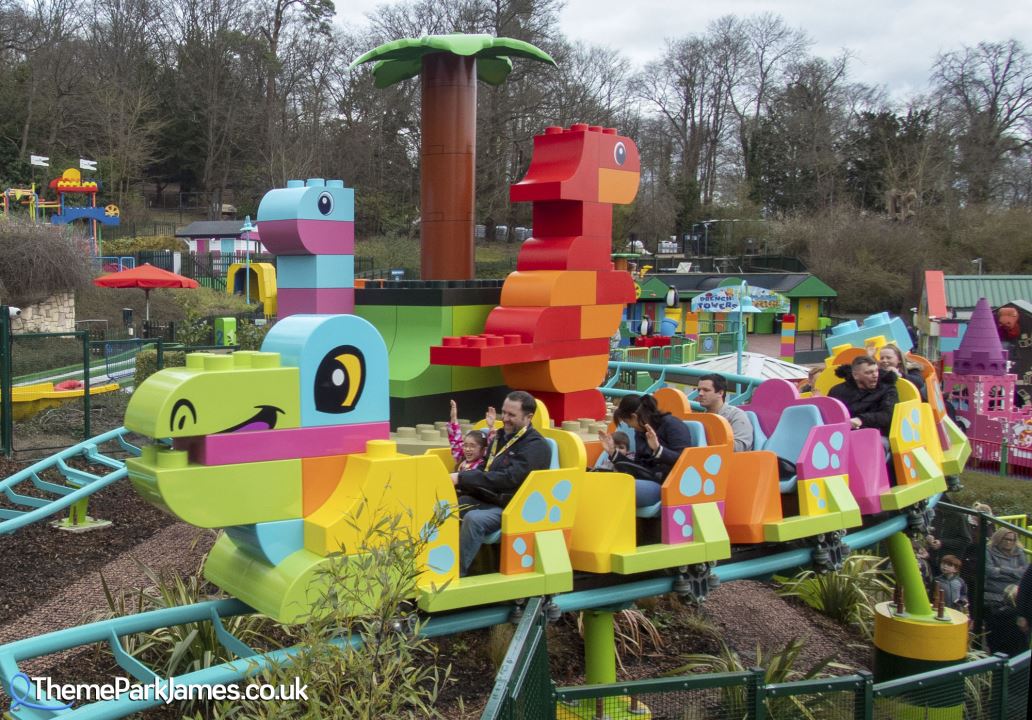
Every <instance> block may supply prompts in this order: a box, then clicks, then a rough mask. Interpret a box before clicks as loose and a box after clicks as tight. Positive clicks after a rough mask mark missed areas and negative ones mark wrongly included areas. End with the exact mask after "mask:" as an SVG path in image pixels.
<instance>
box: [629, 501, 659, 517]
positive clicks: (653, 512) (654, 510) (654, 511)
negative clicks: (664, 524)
mask: <svg viewBox="0 0 1032 720" xmlns="http://www.w3.org/2000/svg"><path fill="white" fill-rule="evenodd" d="M662 506H663V501H662V500H660V501H659V502H658V503H655V504H654V505H646V506H645V507H640V508H638V509H637V510H635V511H634V514H635V515H636V516H637V517H640V518H654V517H659V509H660V508H661V507H662Z"/></svg>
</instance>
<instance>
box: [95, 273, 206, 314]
mask: <svg viewBox="0 0 1032 720" xmlns="http://www.w3.org/2000/svg"><path fill="white" fill-rule="evenodd" d="M93 284H94V285H97V286H99V287H109V288H141V289H142V290H143V292H144V295H145V296H146V298H147V318H146V319H147V320H150V291H151V290H153V289H154V288H189V289H193V288H195V287H197V281H196V280H192V279H190V278H188V277H183V276H182V275H176V274H175V273H174V272H169V271H168V270H162V269H161V268H158V267H154V266H153V265H151V264H150V263H144V264H143V265H140V266H139V267H134V268H133V269H132V270H123V271H122V272H116V273H109V274H108V275H101V276H100V277H98V278H96V279H95V280H94V281H93Z"/></svg>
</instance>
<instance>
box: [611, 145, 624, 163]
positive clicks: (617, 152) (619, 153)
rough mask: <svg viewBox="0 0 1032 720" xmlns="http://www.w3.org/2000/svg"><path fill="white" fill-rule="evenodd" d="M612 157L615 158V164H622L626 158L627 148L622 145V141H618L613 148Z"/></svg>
mask: <svg viewBox="0 0 1032 720" xmlns="http://www.w3.org/2000/svg"><path fill="white" fill-rule="evenodd" d="M613 159H614V160H616V164H617V165H623V164H624V162H626V160H627V148H625V147H624V144H623V143H622V142H618V143H617V144H616V147H614V148H613Z"/></svg>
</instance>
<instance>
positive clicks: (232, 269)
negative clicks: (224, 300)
mask: <svg viewBox="0 0 1032 720" xmlns="http://www.w3.org/2000/svg"><path fill="white" fill-rule="evenodd" d="M226 293H227V294H229V295H241V296H244V297H245V299H246V300H247V301H248V302H254V301H255V300H257V301H258V302H259V303H261V305H262V309H263V311H264V313H265V317H266V318H273V317H276V310H277V304H276V268H275V266H273V265H272V263H265V262H252V263H246V262H243V263H241V262H235V263H233V264H232V265H230V266H229V268H228V269H227V270H226Z"/></svg>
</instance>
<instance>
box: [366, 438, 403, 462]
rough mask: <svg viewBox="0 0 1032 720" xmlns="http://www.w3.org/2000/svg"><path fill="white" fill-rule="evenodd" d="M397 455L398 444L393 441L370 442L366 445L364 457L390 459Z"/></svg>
mask: <svg viewBox="0 0 1032 720" xmlns="http://www.w3.org/2000/svg"><path fill="white" fill-rule="evenodd" d="M397 454H398V444H397V443H396V442H394V441H393V440H370V441H369V442H367V443H366V455H367V456H368V457H370V458H377V459H382V458H390V457H394V456H395V455H397Z"/></svg>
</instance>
